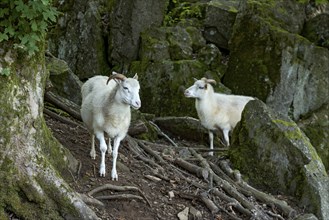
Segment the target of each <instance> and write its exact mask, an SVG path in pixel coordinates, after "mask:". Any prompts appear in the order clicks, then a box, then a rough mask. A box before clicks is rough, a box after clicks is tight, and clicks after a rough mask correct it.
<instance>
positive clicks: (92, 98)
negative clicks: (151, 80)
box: [81, 72, 141, 180]
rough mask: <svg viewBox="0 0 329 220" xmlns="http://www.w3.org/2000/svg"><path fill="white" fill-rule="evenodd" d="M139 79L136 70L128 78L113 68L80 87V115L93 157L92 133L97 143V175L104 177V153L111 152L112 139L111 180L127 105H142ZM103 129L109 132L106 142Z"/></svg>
mask: <svg viewBox="0 0 329 220" xmlns="http://www.w3.org/2000/svg"><path fill="white" fill-rule="evenodd" d="M139 89H140V86H139V82H138V76H137V74H136V75H135V76H134V77H133V78H127V77H125V76H124V75H122V74H118V73H115V72H113V75H112V76H111V77H106V76H94V77H92V78H90V79H89V80H87V81H86V82H85V83H84V84H83V86H82V88H81V93H82V105H81V117H82V120H83V122H84V123H85V125H86V126H87V128H88V130H89V132H90V134H91V151H90V156H91V157H92V159H95V157H96V152H95V136H96V138H97V139H98V140H99V143H100V151H101V164H100V171H99V173H100V176H104V177H105V170H106V169H105V153H106V150H107V149H108V153H111V152H112V147H111V139H113V167H112V172H111V177H112V180H118V174H117V170H116V161H117V156H118V149H119V145H120V142H121V140H122V139H123V138H124V137H125V136H126V134H127V131H128V128H129V125H130V119H131V112H130V106H131V107H133V108H135V109H138V108H140V107H141V101H140V98H139ZM104 132H106V133H107V134H108V136H109V144H108V146H107V145H106V142H105V139H104Z"/></svg>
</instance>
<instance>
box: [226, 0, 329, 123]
mask: <svg viewBox="0 0 329 220" xmlns="http://www.w3.org/2000/svg"><path fill="white" fill-rule="evenodd" d="M282 4H283V1H266V3H265V2H264V3H260V2H256V1H246V3H245V4H243V5H242V7H241V10H240V12H239V14H238V16H237V20H236V23H235V26H234V32H233V36H232V38H231V41H230V42H231V43H230V45H229V47H230V60H229V64H228V69H227V72H226V73H225V75H224V77H223V83H224V84H225V85H226V86H228V87H229V88H230V89H231V90H232V91H233V93H234V94H245V95H250V96H255V97H257V98H259V99H260V100H262V101H264V102H266V103H267V104H268V105H269V106H271V107H272V108H273V109H275V110H276V111H278V112H281V113H282V114H285V115H289V116H290V117H292V118H293V119H294V120H298V119H299V118H300V117H302V116H303V115H305V114H307V113H308V112H310V111H314V110H316V109H318V108H320V107H321V106H322V105H323V104H324V103H327V102H329V91H328V89H327V88H328V87H329V81H328V79H329V51H328V50H327V49H325V48H320V47H315V46H314V44H312V43H311V42H309V41H308V40H307V39H305V38H303V37H301V36H300V35H298V34H296V33H298V32H299V31H300V30H301V25H300V21H297V20H296V19H295V18H294V19H293V21H291V23H288V21H287V19H288V17H289V18H290V17H292V16H291V14H293V15H295V14H296V13H302V14H303V13H304V12H300V10H301V8H303V7H304V5H303V4H301V3H298V2H293V1H287V7H284V6H283V5H282ZM294 4H295V5H294ZM288 15H289V16H288ZM276 16H278V17H276ZM296 16H297V15H296ZM300 16H301V17H300V18H303V16H302V15H300ZM297 17H299V16H297ZM293 24H295V25H296V27H293ZM314 63H316V65H313V64H314Z"/></svg>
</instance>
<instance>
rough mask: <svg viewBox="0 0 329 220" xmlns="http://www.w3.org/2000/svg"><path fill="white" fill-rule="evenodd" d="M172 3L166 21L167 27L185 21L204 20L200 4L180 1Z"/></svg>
mask: <svg viewBox="0 0 329 220" xmlns="http://www.w3.org/2000/svg"><path fill="white" fill-rule="evenodd" d="M170 3H171V4H169V7H168V12H167V14H166V15H165V19H164V25H165V26H171V25H173V24H176V23H178V22H179V21H181V20H184V19H190V18H198V19H200V18H203V12H202V7H201V5H200V4H193V3H189V2H180V1H179V0H172V1H171V2H170ZM170 5H171V6H170Z"/></svg>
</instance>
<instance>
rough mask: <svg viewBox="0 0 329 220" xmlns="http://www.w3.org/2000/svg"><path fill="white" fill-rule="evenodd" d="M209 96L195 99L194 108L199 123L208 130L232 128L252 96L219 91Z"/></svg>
mask: <svg viewBox="0 0 329 220" xmlns="http://www.w3.org/2000/svg"><path fill="white" fill-rule="evenodd" d="M209 96H210V97H209V98H207V99H202V100H196V109H197V113H198V116H199V118H200V121H201V124H202V125H203V126H204V127H206V128H207V129H209V130H216V129H217V128H218V127H219V128H221V129H228V130H231V129H233V128H234V127H235V126H236V124H237V123H238V122H239V121H240V120H241V114H242V111H243V109H244V107H245V105H246V104H247V103H248V102H249V101H250V100H252V99H253V98H252V97H248V96H237V95H226V94H219V93H212V94H209Z"/></svg>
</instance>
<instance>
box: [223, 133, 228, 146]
mask: <svg viewBox="0 0 329 220" xmlns="http://www.w3.org/2000/svg"><path fill="white" fill-rule="evenodd" d="M229 132H230V129H223V134H224V139H225V143H226V146H227V147H228V146H230V137H229Z"/></svg>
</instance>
